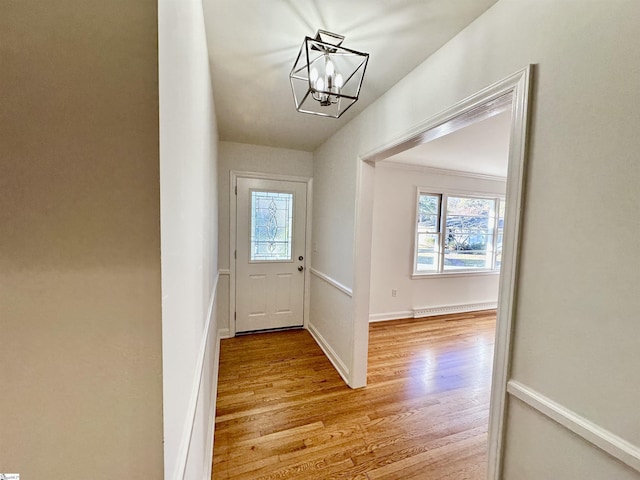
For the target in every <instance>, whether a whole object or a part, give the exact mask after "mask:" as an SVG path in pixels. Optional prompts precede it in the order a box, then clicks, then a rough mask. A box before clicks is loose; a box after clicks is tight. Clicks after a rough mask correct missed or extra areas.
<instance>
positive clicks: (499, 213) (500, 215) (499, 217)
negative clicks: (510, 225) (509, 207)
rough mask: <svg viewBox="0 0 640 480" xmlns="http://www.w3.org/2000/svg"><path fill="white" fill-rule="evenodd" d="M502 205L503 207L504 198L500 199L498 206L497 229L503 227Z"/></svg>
mask: <svg viewBox="0 0 640 480" xmlns="http://www.w3.org/2000/svg"><path fill="white" fill-rule="evenodd" d="M504 207H505V203H504V200H500V207H499V209H498V228H499V229H503V228H504Z"/></svg>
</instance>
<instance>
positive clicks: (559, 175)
mask: <svg viewBox="0 0 640 480" xmlns="http://www.w3.org/2000/svg"><path fill="white" fill-rule="evenodd" d="M575 7H576V2H573V1H568V0H560V1H557V0H554V1H551V0H544V1H533V0H500V1H499V2H498V3H497V4H496V5H494V7H492V8H491V9H489V10H488V11H487V12H486V13H485V14H484V15H482V16H481V17H480V18H479V19H478V20H476V21H475V22H473V23H472V24H471V25H469V27H467V28H466V29H465V30H464V31H463V32H461V33H460V34H459V35H458V36H457V37H455V38H454V39H453V40H452V41H450V42H449V43H448V44H446V45H445V46H444V47H443V48H442V49H441V50H439V51H438V52H436V53H435V54H434V55H433V56H432V57H430V58H429V59H428V60H426V61H425V62H424V63H423V64H421V65H420V66H419V67H418V68H416V69H415V70H414V71H413V72H411V73H410V74H409V75H408V76H407V77H405V78H404V79H403V80H402V81H400V82H399V83H398V84H396V85H395V86H394V87H393V88H392V89H391V90H390V91H388V92H387V93H386V94H385V95H383V96H382V97H381V98H380V99H378V101H376V102H375V103H374V104H373V105H371V106H370V107H369V108H367V110H365V111H364V112H363V113H362V114H361V115H360V116H358V117H357V118H356V119H355V120H353V121H352V122H350V123H349V124H348V125H347V126H346V127H344V128H343V129H341V131H339V132H338V133H337V134H336V135H334V136H333V137H332V138H331V139H330V140H328V141H327V142H326V143H325V144H323V145H322V146H321V147H320V148H319V149H318V150H317V151H316V152H315V155H314V182H315V183H314V192H315V195H314V208H318V209H320V208H322V209H323V211H322V213H321V214H319V215H318V216H317V217H315V218H314V242H317V243H318V249H319V255H318V256H317V260H315V258H316V257H315V256H314V266H315V267H316V268H320V269H322V270H323V271H324V273H326V274H327V275H329V276H332V277H334V278H338V279H341V280H342V282H343V283H345V284H346V285H347V286H353V287H354V299H355V301H356V302H355V303H356V305H355V306H346V307H345V308H344V309H343V310H342V311H341V312H340V314H338V315H336V317H335V318H325V319H324V320H325V321H326V327H325V328H324V329H323V335H324V336H325V338H326V339H327V341H328V342H329V343H330V344H331V345H336V346H340V345H342V344H343V340H342V339H343V338H345V337H347V338H349V339H350V342H351V351H348V350H347V349H346V348H342V347H340V348H338V347H337V348H336V351H337V352H338V354H339V355H340V356H341V358H342V359H343V360H344V361H345V363H346V364H347V365H348V366H349V367H354V366H355V367H356V370H357V368H358V365H357V362H354V361H353V360H354V358H353V357H350V354H351V353H353V352H356V351H357V350H358V349H361V348H362V344H363V343H364V344H366V338H367V328H368V324H367V321H368V318H367V317H368V315H362V314H361V313H360V307H359V303H358V302H360V303H362V302H365V303H366V305H367V306H368V304H369V297H368V296H366V295H365V296H363V298H359V297H358V290H359V288H362V287H360V286H359V285H358V283H357V282H356V279H355V278H354V265H357V266H358V268H360V267H361V266H362V265H365V266H366V265H367V262H364V263H362V262H361V261H360V260H359V257H358V255H361V256H364V257H366V256H367V250H366V247H363V246H362V245H358V247H357V248H356V249H355V251H356V255H355V256H354V238H355V237H356V236H357V235H359V233H358V232H360V231H363V230H365V229H366V228H364V227H363V229H362V230H361V229H359V230H358V231H355V230H354V225H357V226H358V227H359V226H360V222H361V221H362V223H363V224H364V223H366V222H367V219H366V218H356V215H355V202H356V186H357V185H359V180H358V176H357V172H358V169H359V168H360V167H358V166H357V165H358V162H359V160H358V156H359V155H364V154H366V153H367V152H370V151H373V150H374V149H376V148H379V147H380V146H382V145H385V144H387V143H388V142H390V141H392V140H393V139H395V138H397V137H398V136H399V135H401V134H402V133H403V132H406V131H407V130H409V129H410V128H412V127H413V126H414V125H417V124H419V123H420V122H422V121H424V120H426V119H428V118H430V117H432V116H433V115H435V114H436V113H438V112H439V111H441V110H443V109H445V108H446V107H448V106H451V105H453V104H454V103H456V102H458V101H460V100H461V99H463V98H465V97H467V96H469V95H471V94H473V93H474V92H477V91H479V90H481V89H482V88H484V87H486V86H487V85H490V84H492V83H494V82H496V81H498V80H500V79H503V78H505V77H507V76H508V75H510V74H512V73H514V72H515V71H517V70H520V69H522V68H523V67H525V66H526V65H527V64H529V63H534V64H537V68H536V73H535V79H534V80H535V81H534V85H535V97H534V104H533V109H532V119H531V138H530V145H529V163H528V168H527V183H526V196H525V201H524V225H523V232H522V235H523V237H522V238H523V242H522V255H521V268H520V274H519V281H518V299H517V301H518V305H517V310H516V318H515V323H514V325H515V332H514V344H513V350H514V353H513V369H512V376H513V378H514V379H516V380H518V381H520V382H522V384H524V385H526V386H527V387H529V388H531V389H533V390H534V391H536V392H539V393H542V394H544V395H545V396H546V397H548V398H550V399H551V400H553V401H555V402H557V403H558V404H560V405H562V406H563V408H564V409H565V410H566V411H569V412H575V413H577V414H579V415H581V416H582V417H584V418H586V419H587V420H588V421H590V422H592V423H593V424H594V425H596V426H597V427H598V428H599V429H600V430H598V431H599V432H602V431H603V429H604V431H609V432H612V433H613V434H615V435H617V436H619V437H621V438H622V439H624V440H626V441H628V442H630V443H631V444H632V445H635V448H638V446H640V431H639V430H638V429H637V425H639V424H640V410H639V409H638V408H637V405H638V404H640V390H639V389H638V388H637V385H639V384H640V370H639V369H637V368H636V366H637V365H638V364H639V363H640V348H639V347H640V345H639V344H638V338H640V332H639V328H640V327H639V326H638V322H637V312H638V311H640V296H638V295H637V285H639V284H640V268H638V266H639V265H638V262H637V260H636V257H635V256H633V255H632V254H630V252H629V246H630V245H634V244H635V242H636V240H637V237H638V234H639V233H640V227H638V222H634V221H632V220H631V219H634V218H636V217H637V212H638V210H639V209H640V196H639V195H638V190H637V185H638V183H639V182H640V163H639V162H638V161H637V152H638V151H640V136H638V135H637V127H638V121H637V118H638V116H637V105H638V104H639V103H640V89H638V88H637V86H638V84H640V69H638V68H636V65H639V64H640V49H637V48H634V45H635V44H636V40H637V19H638V18H639V17H640V2H637V1H635V0H614V1H611V2H605V1H601V0H587V1H584V2H580V8H579V9H576V8H575ZM363 88H366V79H365V85H364V87H363ZM362 168H363V175H370V172H368V170H367V169H371V168H372V167H366V166H363V167H362ZM320 206H322V207H320ZM596 219H603V220H602V222H603V223H602V226H604V227H605V229H607V233H606V234H605V237H606V241H605V244H606V245H607V248H604V249H603V248H599V247H595V248H594V243H595V244H596V245H598V246H599V245H601V244H602V243H601V242H600V241H599V240H596V241H595V242H594V240H593V238H594V226H595V225H598V221H597V220H596ZM595 228H598V227H595ZM596 235H597V234H596ZM358 250H360V252H361V253H359V252H358ZM589 252H593V255H595V258H597V260H596V261H595V262H594V261H588V260H586V258H589V255H591V253H589ZM337 294H338V292H336V295H337ZM313 298H314V291H313V290H312V303H313V301H314V300H313ZM312 309H313V305H312ZM355 309H358V310H357V311H358V312H359V314H360V316H358V317H357V318H356V319H355V320H354V315H353V314H354V311H355ZM338 350H339V351H338ZM515 402H518V400H513V399H512V400H511V401H510V403H511V404H513V405H515ZM525 412H526V413H525ZM506 422H507V423H506V427H507V442H508V443H507V450H506V457H505V469H506V470H505V471H506V472H507V474H509V475H511V477H509V478H518V479H524V480H526V479H529V478H531V479H534V478H539V476H538V475H537V471H536V470H534V469H531V470H524V471H520V470H517V468H518V462H520V461H521V460H522V459H524V458H527V461H528V462H529V463H530V464H534V463H536V464H542V463H544V464H545V466H546V468H547V471H550V472H554V473H553V475H552V476H553V477H558V478H566V479H573V478H576V479H577V478H584V477H583V476H582V473H581V472H584V471H590V467H593V468H594V470H593V471H594V472H597V475H598V477H597V478H618V477H617V474H618V472H619V465H618V463H617V461H615V460H613V459H612V458H611V457H609V456H607V455H604V457H601V458H598V459H596V458H592V457H589V456H586V455H585V456H581V457H579V458H575V459H573V460H572V461H570V462H569V461H567V458H566V457H565V452H568V451H574V452H577V451H579V450H580V449H581V448H582V445H584V444H585V443H584V442H585V441H584V440H582V439H580V438H578V437H577V436H575V435H573V434H571V433H569V432H568V431H567V430H565V429H562V430H561V431H560V432H558V435H559V436H560V437H561V441H558V442H555V443H554V445H556V446H558V447H566V446H567V445H571V448H553V449H547V450H545V449H533V450H530V451H525V450H526V448H527V446H526V445H527V444H529V443H531V442H535V443H537V444H543V443H544V442H546V438H545V437H544V432H545V430H546V429H547V427H548V426H549V425H550V424H551V423H552V421H551V420H550V419H549V418H547V417H546V416H545V414H543V413H538V412H533V411H532V410H531V407H525V408H517V407H515V408H513V409H512V410H511V414H510V415H509V417H508V418H507V419H506ZM533 425H534V426H535V428H533V427H532V428H525V427H526V426H533ZM596 463H598V465H596ZM515 472H519V473H517V474H516V473H515ZM627 477H629V478H640V475H638V474H637V473H629V474H628V475H627ZM625 478H626V477H625Z"/></svg>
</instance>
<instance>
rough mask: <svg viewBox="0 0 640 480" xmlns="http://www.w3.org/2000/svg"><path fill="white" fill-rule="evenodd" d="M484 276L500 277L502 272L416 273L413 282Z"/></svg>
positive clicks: (412, 278) (412, 277) (413, 275)
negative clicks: (429, 279) (428, 279)
mask: <svg viewBox="0 0 640 480" xmlns="http://www.w3.org/2000/svg"><path fill="white" fill-rule="evenodd" d="M484 275H500V270H481V271H477V272H473V271H469V270H464V271H460V272H434V273H414V274H412V275H411V280H424V279H425V278H443V277H447V278H450V277H477V276H484Z"/></svg>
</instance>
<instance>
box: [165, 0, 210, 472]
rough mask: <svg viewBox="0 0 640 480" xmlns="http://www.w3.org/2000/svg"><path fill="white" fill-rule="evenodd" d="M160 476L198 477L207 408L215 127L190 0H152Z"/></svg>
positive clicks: (202, 43)
mask: <svg viewBox="0 0 640 480" xmlns="http://www.w3.org/2000/svg"><path fill="white" fill-rule="evenodd" d="M158 13H159V15H158V16H159V67H160V185H161V228H162V333H163V343H162V347H163V348H162V353H163V380H164V442H165V443H164V465H165V478H167V479H171V480H178V479H180V480H181V479H182V478H185V479H189V480H191V479H198V480H200V479H203V478H206V477H207V475H208V471H210V464H211V448H212V445H211V429H212V428H213V415H214V412H215V387H216V370H215V369H216V362H215V361H214V359H215V358H216V355H217V348H218V339H217V330H218V328H217V319H216V316H215V312H216V306H215V304H214V302H215V299H216V279H217V274H218V260H217V249H218V245H217V243H218V232H217V230H218V229H217V215H218V210H217V151H216V150H217V130H216V123H215V113H214V106H213V96H212V90H211V77H210V73H209V59H208V53H207V43H206V38H205V31H204V21H203V12H202V4H201V2H200V1H198V0H185V1H181V2H179V1H177V0H161V1H160V2H159V12H158Z"/></svg>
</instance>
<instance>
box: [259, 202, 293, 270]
mask: <svg viewBox="0 0 640 480" xmlns="http://www.w3.org/2000/svg"><path fill="white" fill-rule="evenodd" d="M292 231H293V194H292V193H282V192H257V191H253V190H252V191H251V242H250V249H251V253H250V257H249V258H250V261H252V262H273V261H280V262H282V261H291V260H292V251H293V249H292V245H291V243H292V242H291V232H292Z"/></svg>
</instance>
